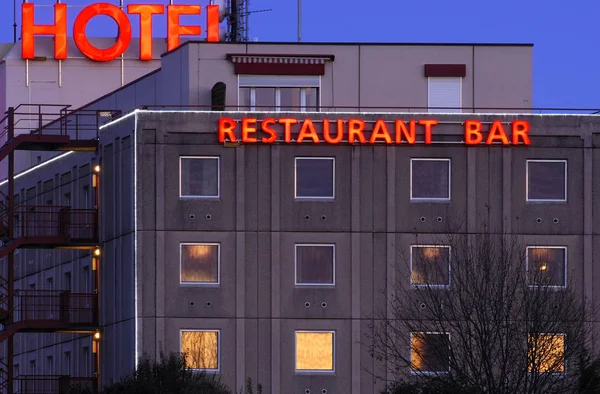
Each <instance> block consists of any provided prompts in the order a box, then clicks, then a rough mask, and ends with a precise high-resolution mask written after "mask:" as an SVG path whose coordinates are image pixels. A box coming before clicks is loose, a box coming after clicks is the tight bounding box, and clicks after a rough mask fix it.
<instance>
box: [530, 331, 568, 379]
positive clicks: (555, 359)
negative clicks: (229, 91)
mask: <svg viewBox="0 0 600 394" xmlns="http://www.w3.org/2000/svg"><path fill="white" fill-rule="evenodd" d="M527 345H528V349H529V352H528V353H529V354H528V362H529V372H538V373H563V372H565V335H564V334H532V335H529V337H528V344H527Z"/></svg>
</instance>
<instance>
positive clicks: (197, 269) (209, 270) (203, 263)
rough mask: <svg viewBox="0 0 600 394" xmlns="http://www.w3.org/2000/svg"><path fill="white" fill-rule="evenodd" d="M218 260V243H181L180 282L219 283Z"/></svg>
mask: <svg viewBox="0 0 600 394" xmlns="http://www.w3.org/2000/svg"><path fill="white" fill-rule="evenodd" d="M219 260H220V245H219V244H187V243H186V244H181V283H192V284H194V283H197V284H203V283H207V284H217V283H219V265H220V261H219Z"/></svg>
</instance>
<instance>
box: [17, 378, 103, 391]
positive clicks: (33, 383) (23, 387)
mask: <svg viewBox="0 0 600 394" xmlns="http://www.w3.org/2000/svg"><path fill="white" fill-rule="evenodd" d="M14 380H15V386H16V387H15V394H67V393H68V392H69V391H70V390H73V389H76V388H77V389H80V390H81V392H89V393H97V392H98V381H97V379H96V378H81V377H72V376H66V375H60V376H55V375H20V376H17V377H15V379H14Z"/></svg>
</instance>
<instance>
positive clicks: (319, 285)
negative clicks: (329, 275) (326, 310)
mask: <svg viewBox="0 0 600 394" xmlns="http://www.w3.org/2000/svg"><path fill="white" fill-rule="evenodd" d="M295 286H296V288H297V289H307V288H308V289H335V283H306V284H305V283H296V284H295Z"/></svg>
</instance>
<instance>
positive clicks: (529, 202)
mask: <svg viewBox="0 0 600 394" xmlns="http://www.w3.org/2000/svg"><path fill="white" fill-rule="evenodd" d="M525 202H526V203H527V204H562V205H566V204H567V203H568V201H567V200H525Z"/></svg>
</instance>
